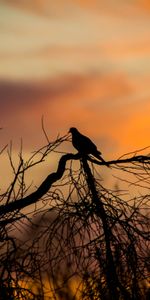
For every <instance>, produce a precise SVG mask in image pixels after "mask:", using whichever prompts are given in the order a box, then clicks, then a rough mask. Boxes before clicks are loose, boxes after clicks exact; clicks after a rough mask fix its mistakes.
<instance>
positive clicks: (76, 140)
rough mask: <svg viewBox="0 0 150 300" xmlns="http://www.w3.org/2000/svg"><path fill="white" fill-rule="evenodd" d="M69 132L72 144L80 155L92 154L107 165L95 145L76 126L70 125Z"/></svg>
mask: <svg viewBox="0 0 150 300" xmlns="http://www.w3.org/2000/svg"><path fill="white" fill-rule="evenodd" d="M69 132H71V134H72V144H73V146H74V147H75V148H76V149H77V150H78V152H79V153H81V155H89V154H91V155H93V156H94V157H96V158H97V159H99V160H101V161H102V162H103V163H104V164H105V165H106V166H107V167H108V166H109V165H108V164H107V162H106V161H105V160H104V159H103V158H102V157H101V152H100V151H98V149H97V147H96V145H95V144H94V143H93V142H92V141H91V140H90V139H89V138H88V137H87V136H85V135H83V134H81V133H80V132H79V131H78V129H77V128H75V127H71V128H70V129H69Z"/></svg>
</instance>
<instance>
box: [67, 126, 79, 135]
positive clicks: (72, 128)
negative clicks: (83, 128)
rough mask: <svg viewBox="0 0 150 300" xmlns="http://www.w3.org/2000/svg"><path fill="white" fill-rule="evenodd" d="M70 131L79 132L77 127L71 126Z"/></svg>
mask: <svg viewBox="0 0 150 300" xmlns="http://www.w3.org/2000/svg"><path fill="white" fill-rule="evenodd" d="M68 132H69V133H72V134H74V133H76V132H78V130H77V128H75V127H71V128H70V129H69V131H68Z"/></svg>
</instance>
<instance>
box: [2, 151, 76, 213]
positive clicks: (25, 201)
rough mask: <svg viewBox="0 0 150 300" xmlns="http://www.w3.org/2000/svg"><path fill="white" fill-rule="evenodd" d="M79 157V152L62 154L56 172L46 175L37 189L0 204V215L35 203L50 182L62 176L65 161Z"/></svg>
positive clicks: (43, 193)
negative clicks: (22, 196) (24, 195)
mask: <svg viewBox="0 0 150 300" xmlns="http://www.w3.org/2000/svg"><path fill="white" fill-rule="evenodd" d="M80 157H81V155H80V154H79V153H77V154H72V153H68V154H65V155H63V156H62V157H61V158H60V161H59V164H58V168H57V171H56V172H54V173H52V174H50V175H48V176H47V178H46V179H45V180H44V181H43V182H42V183H41V185H40V186H39V187H38V189H37V190H36V191H35V192H33V193H31V194H30V195H28V196H26V197H24V198H21V199H19V200H16V201H14V202H10V203H8V204H7V205H6V204H4V205H1V206H0V216H2V215H5V214H7V213H10V212H14V211H15V210H20V209H22V208H24V207H26V206H28V205H31V204H34V203H36V202H37V201H38V200H39V199H40V198H41V197H42V196H44V195H45V194H46V193H47V192H48V190H49V189H50V187H51V186H52V184H53V183H54V182H56V181H57V180H59V179H60V178H61V177H62V176H63V173H64V171H65V166H66V163H67V161H68V160H71V159H73V160H78V159H79V158H80Z"/></svg>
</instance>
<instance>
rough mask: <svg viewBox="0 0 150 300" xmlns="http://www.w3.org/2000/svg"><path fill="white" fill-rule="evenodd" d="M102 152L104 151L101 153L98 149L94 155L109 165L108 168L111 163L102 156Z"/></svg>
mask: <svg viewBox="0 0 150 300" xmlns="http://www.w3.org/2000/svg"><path fill="white" fill-rule="evenodd" d="M101 154H102V153H101V152H100V151H97V152H96V153H94V156H95V157H96V158H97V159H99V160H101V162H103V163H104V165H105V166H107V167H108V168H110V166H109V163H107V161H105V160H104V159H103V158H102V156H101Z"/></svg>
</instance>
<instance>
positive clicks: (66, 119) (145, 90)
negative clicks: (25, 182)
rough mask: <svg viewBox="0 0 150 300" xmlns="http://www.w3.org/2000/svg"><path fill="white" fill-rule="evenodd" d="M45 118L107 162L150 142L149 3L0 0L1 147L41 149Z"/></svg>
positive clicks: (52, 131)
mask: <svg viewBox="0 0 150 300" xmlns="http://www.w3.org/2000/svg"><path fill="white" fill-rule="evenodd" d="M42 115H43V116H44V122H45V128H46V131H47V133H48V135H49V139H50V140H54V139H55V137H56V136H57V134H58V133H59V134H60V135H64V134H66V133H67V131H68V129H69V127H72V126H75V127H77V128H78V129H79V130H80V131H81V132H83V133H84V134H87V135H88V136H90V137H91V138H92V139H93V140H94V141H95V143H96V144H97V146H98V148H99V149H100V150H101V151H102V153H103V155H104V157H105V158H106V159H111V158H113V159H114V158H117V157H118V156H120V155H122V154H123V153H126V152H129V151H133V150H135V149H138V148H143V147H146V146H148V145H149V144H150V142H149V136H150V5H149V1H144V0H143V1H142V0H141V1H140V0H139V1H138V0H130V1H129V0H97V1H96V0H91V1H90V0H88V1H87V0H86V1H84V0H83V1H82V0H80V1H79V0H55V1H52V0H30V1H29V0H28V1H27V0H22V1H21V0H10V1H8V0H4V1H2V0H0V127H3V130H1V131H0V134H1V147H3V145H5V144H6V143H7V142H9V141H10V140H11V139H12V140H13V141H14V145H15V147H16V148H17V147H19V143H20V137H22V138H23V141H24V149H25V151H26V152H31V151H32V150H34V149H35V148H37V147H38V146H41V145H42V144H44V142H45V140H44V136H43V133H42V130H41V117H42ZM68 149H69V151H74V150H73V148H71V146H70V145H68ZM4 164H5V163H4V162H3V165H4Z"/></svg>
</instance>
